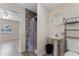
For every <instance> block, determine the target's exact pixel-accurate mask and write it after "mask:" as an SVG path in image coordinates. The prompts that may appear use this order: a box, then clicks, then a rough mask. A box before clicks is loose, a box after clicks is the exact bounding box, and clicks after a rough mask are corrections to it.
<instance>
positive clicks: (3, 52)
mask: <svg viewBox="0 0 79 59" xmlns="http://www.w3.org/2000/svg"><path fill="white" fill-rule="evenodd" d="M14 42H15V41H5V42H0V56H19V55H20V53H19V51H18V49H17V47H16V44H15V43H14Z"/></svg>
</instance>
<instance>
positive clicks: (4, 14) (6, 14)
mask: <svg viewBox="0 0 79 59" xmlns="http://www.w3.org/2000/svg"><path fill="white" fill-rule="evenodd" d="M2 17H3V18H4V19H8V12H7V11H3V13H2Z"/></svg>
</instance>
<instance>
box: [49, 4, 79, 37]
mask: <svg viewBox="0 0 79 59" xmlns="http://www.w3.org/2000/svg"><path fill="white" fill-rule="evenodd" d="M56 13H60V14H63V15H64V17H65V18H70V17H75V16H79V4H77V3H76V4H61V5H60V6H58V7H55V8H53V9H51V10H50V15H49V16H50V17H49V18H50V19H49V26H48V27H49V36H52V35H55V33H56V32H57V33H58V34H59V35H60V34H61V32H62V31H63V27H55V26H53V24H52V17H53V16H54V15H55V14H56Z"/></svg>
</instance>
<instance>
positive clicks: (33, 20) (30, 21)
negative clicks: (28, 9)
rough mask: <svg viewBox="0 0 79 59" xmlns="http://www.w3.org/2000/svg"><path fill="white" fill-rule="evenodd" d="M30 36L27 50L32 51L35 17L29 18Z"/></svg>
mask: <svg viewBox="0 0 79 59" xmlns="http://www.w3.org/2000/svg"><path fill="white" fill-rule="evenodd" d="M28 30H29V37H28V46H27V51H28V52H30V53H33V52H34V31H35V19H34V18H30V20H29V29H28Z"/></svg>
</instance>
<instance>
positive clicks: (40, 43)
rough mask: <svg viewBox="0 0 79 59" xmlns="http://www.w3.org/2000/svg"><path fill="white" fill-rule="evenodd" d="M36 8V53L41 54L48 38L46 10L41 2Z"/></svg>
mask: <svg viewBox="0 0 79 59" xmlns="http://www.w3.org/2000/svg"><path fill="white" fill-rule="evenodd" d="M37 10H38V12H37V14H38V19H37V55H42V54H44V53H45V45H46V43H47V38H48V10H47V8H45V7H44V6H43V5H42V4H38V7H37Z"/></svg>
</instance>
